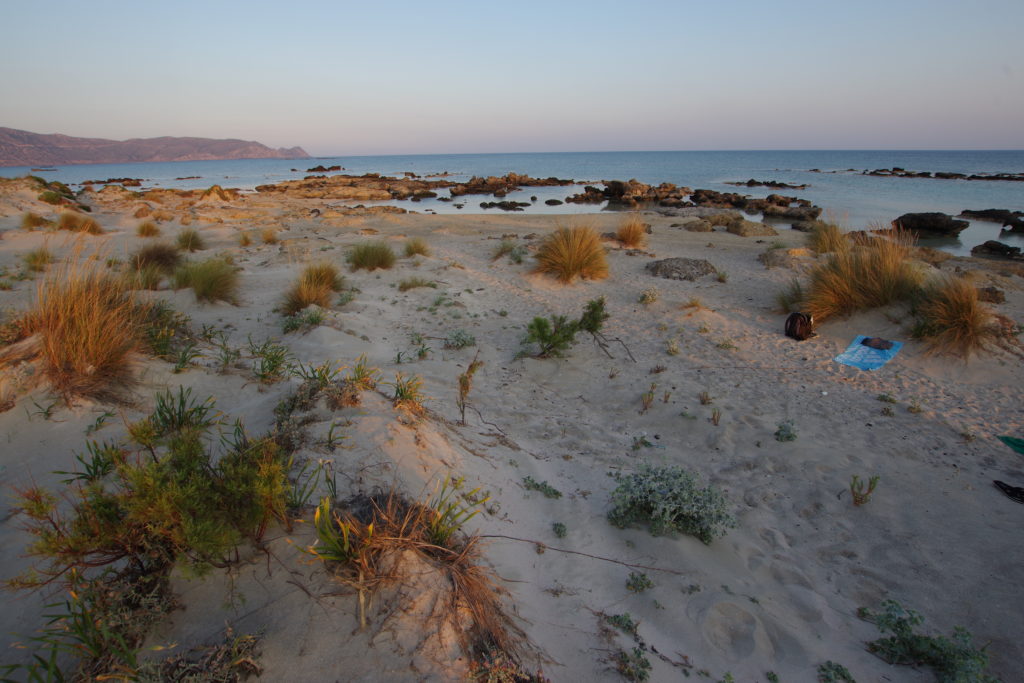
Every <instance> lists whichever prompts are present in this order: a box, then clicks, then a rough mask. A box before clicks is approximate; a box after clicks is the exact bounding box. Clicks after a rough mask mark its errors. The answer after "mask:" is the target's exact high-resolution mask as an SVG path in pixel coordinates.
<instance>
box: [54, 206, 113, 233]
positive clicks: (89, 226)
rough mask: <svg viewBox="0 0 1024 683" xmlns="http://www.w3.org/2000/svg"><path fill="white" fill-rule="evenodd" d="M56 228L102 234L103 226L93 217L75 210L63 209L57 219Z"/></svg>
mask: <svg viewBox="0 0 1024 683" xmlns="http://www.w3.org/2000/svg"><path fill="white" fill-rule="evenodd" d="M57 229H58V230H68V231H70V232H84V233H87V234H90V235H102V234H103V228H102V227H101V226H100V224H99V223H97V222H96V220H95V219H93V218H89V217H88V216H85V215H83V214H80V213H78V212H76V211H65V212H64V213H62V214H61V215H60V217H59V218H58V219H57Z"/></svg>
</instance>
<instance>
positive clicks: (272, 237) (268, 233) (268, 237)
mask: <svg viewBox="0 0 1024 683" xmlns="http://www.w3.org/2000/svg"><path fill="white" fill-rule="evenodd" d="M260 239H262V240H263V244H277V243H278V242H280V241H281V240H279V239H278V238H277V230H275V229H274V228H263V230H262V231H260Z"/></svg>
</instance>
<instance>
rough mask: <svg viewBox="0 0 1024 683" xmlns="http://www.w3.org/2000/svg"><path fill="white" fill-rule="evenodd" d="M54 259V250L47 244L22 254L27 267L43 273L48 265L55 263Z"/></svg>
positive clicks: (22, 259)
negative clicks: (47, 246) (48, 247)
mask: <svg viewBox="0 0 1024 683" xmlns="http://www.w3.org/2000/svg"><path fill="white" fill-rule="evenodd" d="M53 260H54V259H53V252H51V251H50V250H49V249H47V248H46V247H45V246H42V247H36V248H35V249H32V250H31V251H27V252H25V253H24V254H22V256H21V261H22V263H24V264H25V267H26V268H28V269H29V270H30V271H32V272H34V273H41V272H42V271H44V270H46V267H47V266H48V265H50V264H51V263H53Z"/></svg>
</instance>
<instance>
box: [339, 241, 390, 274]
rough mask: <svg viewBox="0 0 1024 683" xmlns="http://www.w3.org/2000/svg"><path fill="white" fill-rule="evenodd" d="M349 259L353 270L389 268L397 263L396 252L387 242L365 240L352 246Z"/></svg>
mask: <svg viewBox="0 0 1024 683" xmlns="http://www.w3.org/2000/svg"><path fill="white" fill-rule="evenodd" d="M347 260H348V263H349V266H350V267H351V268H352V270H360V269H366V270H376V269H377V268H381V269H384V270H387V269H388V268H390V267H391V266H393V265H395V252H393V251H392V250H391V247H390V246H388V244H387V242H364V243H363V244H357V245H356V246H354V247H352V251H350V252H349V254H348V257H347Z"/></svg>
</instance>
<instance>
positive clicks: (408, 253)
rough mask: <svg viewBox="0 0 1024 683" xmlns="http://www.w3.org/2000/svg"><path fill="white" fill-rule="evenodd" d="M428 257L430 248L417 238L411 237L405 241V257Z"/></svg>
mask: <svg viewBox="0 0 1024 683" xmlns="http://www.w3.org/2000/svg"><path fill="white" fill-rule="evenodd" d="M413 256H430V247H428V246H427V243H426V242H424V241H423V240H422V239H420V238H419V237H413V238H410V239H408V240H406V241H405V257H406V258H411V257H413Z"/></svg>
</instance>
